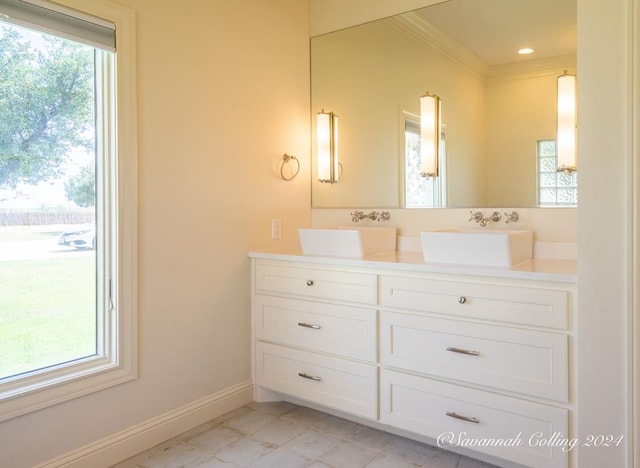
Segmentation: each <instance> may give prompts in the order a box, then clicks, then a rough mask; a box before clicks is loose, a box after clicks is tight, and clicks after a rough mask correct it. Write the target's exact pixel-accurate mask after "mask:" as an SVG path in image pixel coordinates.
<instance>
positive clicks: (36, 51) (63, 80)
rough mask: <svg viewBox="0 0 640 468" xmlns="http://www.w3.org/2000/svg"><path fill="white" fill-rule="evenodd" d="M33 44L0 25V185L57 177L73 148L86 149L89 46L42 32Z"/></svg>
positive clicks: (89, 107)
mask: <svg viewBox="0 0 640 468" xmlns="http://www.w3.org/2000/svg"><path fill="white" fill-rule="evenodd" d="M38 42H39V43H40V42H41V44H42V45H38V47H33V46H32V44H31V42H30V41H29V40H27V39H25V38H24V37H23V36H22V35H21V34H20V33H19V32H18V29H17V28H13V27H10V26H1V27H0V187H3V188H15V186H16V184H17V183H18V182H25V183H29V184H33V183H37V182H39V181H42V180H48V179H51V178H55V177H58V176H60V174H61V165H62V162H63V161H64V160H65V156H66V155H68V154H69V152H70V151H71V150H72V149H73V148H78V147H87V148H91V146H92V142H93V135H91V132H90V128H91V127H92V125H93V115H94V110H93V102H94V99H93V92H94V91H93V75H94V74H93V49H92V48H90V47H86V46H83V45H80V44H76V43H73V42H71V41H67V40H65V39H61V38H55V37H49V36H42V41H40V40H39V41H38Z"/></svg>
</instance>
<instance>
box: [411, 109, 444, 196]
mask: <svg viewBox="0 0 640 468" xmlns="http://www.w3.org/2000/svg"><path fill="white" fill-rule="evenodd" d="M402 131H403V135H402V136H403V138H401V141H404V148H403V151H404V152H403V154H404V158H403V160H404V167H403V172H404V194H403V195H404V207H405V208H433V207H440V206H446V199H445V193H446V191H445V187H444V181H445V180H446V179H445V171H446V167H445V157H444V155H445V154H446V151H445V131H444V129H442V134H441V141H440V155H439V158H440V159H439V161H438V167H439V176H438V177H436V178H433V177H430V178H426V177H422V176H421V175H420V118H419V116H417V115H413V114H410V113H408V112H403V128H402Z"/></svg>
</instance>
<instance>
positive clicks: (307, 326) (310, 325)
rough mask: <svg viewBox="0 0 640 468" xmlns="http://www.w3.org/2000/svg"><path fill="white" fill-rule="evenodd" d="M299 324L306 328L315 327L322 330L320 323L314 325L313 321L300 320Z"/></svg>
mask: <svg viewBox="0 0 640 468" xmlns="http://www.w3.org/2000/svg"><path fill="white" fill-rule="evenodd" d="M298 326H299V327H304V328H313V329H314V330H320V329H321V328H322V327H321V326H320V325H314V324H311V323H304V322H298Z"/></svg>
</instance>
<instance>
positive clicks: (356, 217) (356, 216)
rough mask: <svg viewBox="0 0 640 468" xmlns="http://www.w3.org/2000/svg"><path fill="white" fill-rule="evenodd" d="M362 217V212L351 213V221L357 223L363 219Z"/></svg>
mask: <svg viewBox="0 0 640 468" xmlns="http://www.w3.org/2000/svg"><path fill="white" fill-rule="evenodd" d="M363 216H364V213H363V212H362V211H354V212H353V213H351V221H353V222H354V223H357V222H358V221H360V220H361V219H362V218H363Z"/></svg>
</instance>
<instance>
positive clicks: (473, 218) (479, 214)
mask: <svg viewBox="0 0 640 468" xmlns="http://www.w3.org/2000/svg"><path fill="white" fill-rule="evenodd" d="M469 213H471V216H470V217H469V221H475V222H476V223H479V222H480V221H482V218H484V215H483V214H482V211H476V212H475V213H474V212H473V211H469Z"/></svg>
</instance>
